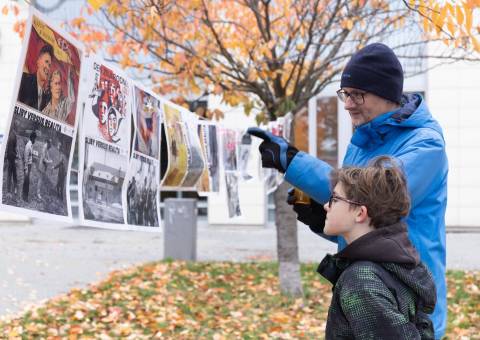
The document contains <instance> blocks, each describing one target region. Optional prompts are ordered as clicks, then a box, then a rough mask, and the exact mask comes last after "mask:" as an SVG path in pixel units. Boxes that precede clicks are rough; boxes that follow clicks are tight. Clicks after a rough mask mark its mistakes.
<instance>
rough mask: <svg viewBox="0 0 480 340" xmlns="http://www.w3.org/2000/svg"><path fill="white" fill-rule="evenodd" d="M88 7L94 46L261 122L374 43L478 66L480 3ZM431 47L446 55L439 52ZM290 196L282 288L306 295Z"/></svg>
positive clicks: (298, 102)
mask: <svg viewBox="0 0 480 340" xmlns="http://www.w3.org/2000/svg"><path fill="white" fill-rule="evenodd" d="M89 2H90V3H91V4H92V5H94V7H95V9H94V8H93V7H91V6H89V7H87V8H85V10H84V13H83V14H82V16H81V17H77V18H75V19H73V20H71V21H70V23H69V24H70V27H71V29H72V30H73V34H74V35H75V36H76V37H77V38H79V39H80V40H82V41H83V42H84V43H85V44H86V46H87V48H88V49H91V50H97V49H103V50H105V51H106V52H107V53H108V54H109V55H110V56H111V58H112V60H114V61H116V62H118V63H119V64H120V65H121V66H123V67H127V68H135V69H138V71H139V74H142V75H145V74H147V75H148V77H149V78H150V80H151V84H152V87H153V88H154V90H155V91H157V92H158V93H160V94H171V93H175V94H177V95H179V96H186V95H189V96H191V94H192V93H196V94H197V95H198V96H202V95H206V94H215V95H219V96H221V97H222V98H223V100H224V101H225V102H226V103H227V104H229V105H232V106H237V105H242V106H243V107H244V109H245V113H246V114H247V115H248V114H250V112H251V111H252V109H255V111H256V112H259V114H258V115H257V118H258V121H268V120H275V119H276V118H277V117H279V116H282V115H284V114H285V113H286V112H289V111H292V112H296V110H298V109H299V108H301V107H303V106H304V105H305V104H306V103H307V101H308V100H309V99H310V98H312V97H314V96H316V95H317V94H319V93H320V92H321V91H322V90H323V89H324V88H325V87H326V86H327V85H329V84H331V83H332V82H334V81H336V80H337V79H338V76H339V75H340V73H341V71H342V69H343V67H344V65H345V63H346V61H347V60H348V59H349V58H350V56H351V55H352V54H353V53H354V52H355V51H356V50H358V49H359V48H361V47H362V46H365V45H366V44H368V43H371V42H375V41H384V42H386V43H387V44H388V45H389V46H390V47H392V48H393V49H394V50H395V51H396V53H397V55H398V56H399V57H400V58H404V59H407V58H409V59H414V60H417V59H418V58H426V57H431V58H439V59H441V60H444V61H454V60H480V59H479V54H478V53H480V45H479V41H480V40H479V33H480V27H479V26H476V25H478V24H479V22H475V20H474V18H475V13H476V14H477V16H478V12H479V9H480V0H463V1H442V2H440V1H434V0H413V1H411V0H409V1H400V0H397V1H382V0H353V1H351V0H324V1H320V0H316V1H315V0H310V1H307V0H276V1H271V0H263V1H260V0H216V1H206V0H177V1H173V0H156V1H154V0H129V1H127V0H112V1H108V2H107V1H105V0H89ZM98 8H99V10H98ZM98 17H100V19H101V20H100V22H102V24H101V25H99V24H98V22H99V20H98ZM92 18H93V19H92ZM92 23H95V24H92ZM20 29H21V27H20ZM427 42H439V43H440V45H441V46H444V48H440V49H439V48H438V47H437V48H436V49H434V52H431V51H430V50H429V49H426V48H425V44H426V43H427ZM452 47H454V48H452ZM417 71H420V72H421V71H425V70H417ZM285 197H286V184H284V185H282V186H280V188H279V189H278V190H277V192H276V193H275V204H276V225H277V232H278V233H277V235H278V236H277V240H278V242H277V245H278V259H279V262H280V282H281V288H282V291H283V292H286V293H289V294H292V295H301V294H302V287H301V284H300V275H299V266H298V262H299V261H298V245H297V244H298V242H297V231H296V227H295V226H296V219H295V215H294V214H293V212H292V211H291V209H290V207H288V206H287V205H286V203H285Z"/></svg>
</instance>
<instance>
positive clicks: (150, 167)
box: [124, 151, 160, 231]
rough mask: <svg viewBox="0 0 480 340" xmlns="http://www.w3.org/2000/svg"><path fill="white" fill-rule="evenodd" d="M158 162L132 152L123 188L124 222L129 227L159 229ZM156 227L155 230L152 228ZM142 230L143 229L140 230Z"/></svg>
mask: <svg viewBox="0 0 480 340" xmlns="http://www.w3.org/2000/svg"><path fill="white" fill-rule="evenodd" d="M159 166H160V164H159V162H158V161H157V160H155V159H153V158H150V157H147V156H145V155H142V154H140V153H138V152H136V151H135V152H133V154H132V158H131V159H130V167H129V171H128V174H127V181H126V183H127V185H126V186H125V188H126V189H125V191H124V192H125V194H124V197H125V200H126V204H125V205H126V208H127V209H126V211H125V212H126V217H125V219H126V221H127V224H128V225H130V226H135V227H137V228H136V229H139V228H138V227H148V228H150V229H157V231H159V229H160V228H159V227H160V222H159V221H160V218H159V216H160V214H159V179H160V174H159V171H160V169H159ZM152 227H156V228H152ZM141 230H144V229H141Z"/></svg>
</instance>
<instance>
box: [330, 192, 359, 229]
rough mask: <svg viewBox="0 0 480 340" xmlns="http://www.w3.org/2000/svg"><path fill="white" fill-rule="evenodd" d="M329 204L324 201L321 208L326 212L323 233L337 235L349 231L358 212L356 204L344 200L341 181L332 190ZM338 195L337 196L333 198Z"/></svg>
mask: <svg viewBox="0 0 480 340" xmlns="http://www.w3.org/2000/svg"><path fill="white" fill-rule="evenodd" d="M332 195H333V198H332V199H331V206H329V202H327V203H325V205H324V206H323V208H324V209H325V211H326V212H327V218H326V220H325V228H324V229H323V232H324V234H325V235H330V236H337V235H342V236H343V235H344V234H347V233H349V232H350V231H351V230H352V229H353V228H354V226H355V222H356V220H355V218H356V216H357V213H358V211H357V210H358V208H359V207H358V206H356V205H352V204H351V203H348V202H345V201H343V200H341V199H340V198H342V199H346V197H345V192H344V190H343V186H342V184H341V183H338V184H337V185H336V186H335V188H334V189H333V192H332ZM335 197H338V198H335Z"/></svg>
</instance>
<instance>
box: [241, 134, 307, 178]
mask: <svg viewBox="0 0 480 340" xmlns="http://www.w3.org/2000/svg"><path fill="white" fill-rule="evenodd" d="M247 132H248V133H249V134H251V135H252V136H255V137H258V138H261V139H263V142H262V144H260V147H259V148H258V149H259V150H260V154H261V155H262V167H264V168H274V169H277V170H278V171H280V172H282V173H285V171H287V168H288V166H289V165H290V162H291V161H292V159H293V157H295V155H296V154H297V152H298V150H297V149H296V148H295V147H294V146H292V145H290V144H288V142H287V141H286V140H285V139H283V138H282V137H278V136H275V135H273V134H272V133H270V132H268V131H265V130H262V129H260V128H257V127H251V128H248V130H247Z"/></svg>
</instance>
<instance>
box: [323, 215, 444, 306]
mask: <svg viewBox="0 0 480 340" xmlns="http://www.w3.org/2000/svg"><path fill="white" fill-rule="evenodd" d="M355 261H370V262H375V263H378V264H379V265H381V266H382V267H383V268H384V269H385V270H387V271H388V272H389V273H390V274H391V275H393V276H394V277H396V278H397V279H398V280H399V281H401V282H403V283H404V284H405V285H406V286H408V287H410V288H411V289H412V290H413V291H414V292H415V294H416V295H417V296H419V297H420V298H421V301H422V304H421V305H422V309H423V310H424V311H425V312H426V313H431V312H433V309H434V307H435V303H436V290H435V284H434V281H433V278H432V275H431V273H430V272H429V270H428V269H427V268H426V267H425V265H424V264H423V263H421V262H420V258H419V255H418V253H417V251H416V250H415V248H414V247H413V245H412V243H411V242H410V240H409V238H408V233H407V227H406V225H405V224H404V223H403V222H399V223H396V224H393V225H391V226H387V227H382V228H379V229H375V230H373V231H371V232H369V233H367V234H365V235H363V236H362V237H360V238H358V239H356V240H355V241H353V242H352V243H351V244H349V245H348V246H347V247H346V248H345V249H343V250H342V251H340V252H339V253H337V254H336V255H333V256H332V255H327V256H326V257H325V258H324V259H323V261H322V263H320V265H319V267H318V272H319V273H320V274H321V275H322V276H324V277H325V278H326V279H328V280H329V281H330V282H332V283H333V284H335V283H336V281H337V280H338V278H339V277H340V275H341V273H342V272H343V270H345V269H346V268H347V267H348V266H349V265H350V264H351V263H353V262H355Z"/></svg>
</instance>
